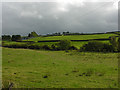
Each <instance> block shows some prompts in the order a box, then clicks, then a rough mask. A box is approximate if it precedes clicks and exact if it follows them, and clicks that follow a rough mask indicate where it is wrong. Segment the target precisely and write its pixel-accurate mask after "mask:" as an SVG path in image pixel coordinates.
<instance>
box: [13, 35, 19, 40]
mask: <svg viewBox="0 0 120 90" xmlns="http://www.w3.org/2000/svg"><path fill="white" fill-rule="evenodd" d="M20 40H21V35H12V41H20Z"/></svg>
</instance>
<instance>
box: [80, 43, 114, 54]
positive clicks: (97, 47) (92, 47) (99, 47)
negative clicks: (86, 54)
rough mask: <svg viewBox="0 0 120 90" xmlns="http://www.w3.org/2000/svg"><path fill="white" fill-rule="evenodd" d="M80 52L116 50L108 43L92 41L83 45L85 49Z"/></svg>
mask: <svg viewBox="0 0 120 90" xmlns="http://www.w3.org/2000/svg"><path fill="white" fill-rule="evenodd" d="M80 51H90V52H113V51H114V48H113V47H112V45H109V44H107V43H102V42H97V41H92V42H88V44H85V45H83V47H82V48H80Z"/></svg>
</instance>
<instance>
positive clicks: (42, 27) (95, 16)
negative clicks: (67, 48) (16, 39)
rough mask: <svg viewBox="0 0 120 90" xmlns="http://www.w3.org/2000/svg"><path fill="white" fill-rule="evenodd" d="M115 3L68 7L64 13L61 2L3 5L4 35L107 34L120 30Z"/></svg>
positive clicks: (88, 3)
mask: <svg viewBox="0 0 120 90" xmlns="http://www.w3.org/2000/svg"><path fill="white" fill-rule="evenodd" d="M112 4H113V3H108V2H106V3H105V2H104V3H90V2H87V3H84V6H82V7H78V6H75V5H69V4H68V5H67V7H63V8H65V9H67V10H68V11H60V10H59V9H58V7H59V6H58V3H53V2H52V3H51V2H46V3H3V12H2V15H3V18H2V21H3V29H2V30H3V34H22V35H27V34H28V33H29V32H31V31H33V30H34V31H36V32H37V33H39V34H46V33H52V32H63V31H71V32H105V31H112V30H117V24H118V23H117V19H118V18H117V9H113V8H111V7H112Z"/></svg>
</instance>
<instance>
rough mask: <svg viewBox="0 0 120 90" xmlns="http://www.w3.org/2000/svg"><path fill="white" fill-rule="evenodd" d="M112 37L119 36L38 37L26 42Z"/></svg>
mask: <svg viewBox="0 0 120 90" xmlns="http://www.w3.org/2000/svg"><path fill="white" fill-rule="evenodd" d="M110 36H117V34H94V35H66V36H48V37H43V36H40V37H36V38H31V39H27V40H25V41H44V40H64V39H66V40H88V39H100V38H109V37H110Z"/></svg>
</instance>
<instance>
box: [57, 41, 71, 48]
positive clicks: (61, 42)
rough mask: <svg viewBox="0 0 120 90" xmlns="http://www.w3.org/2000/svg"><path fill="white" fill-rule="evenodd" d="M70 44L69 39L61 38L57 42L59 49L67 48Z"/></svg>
mask: <svg viewBox="0 0 120 90" xmlns="http://www.w3.org/2000/svg"><path fill="white" fill-rule="evenodd" d="M70 46H71V42H70V41H69V40H61V41H60V42H59V43H58V47H59V49H60V50H68V49H69V48H70Z"/></svg>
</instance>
